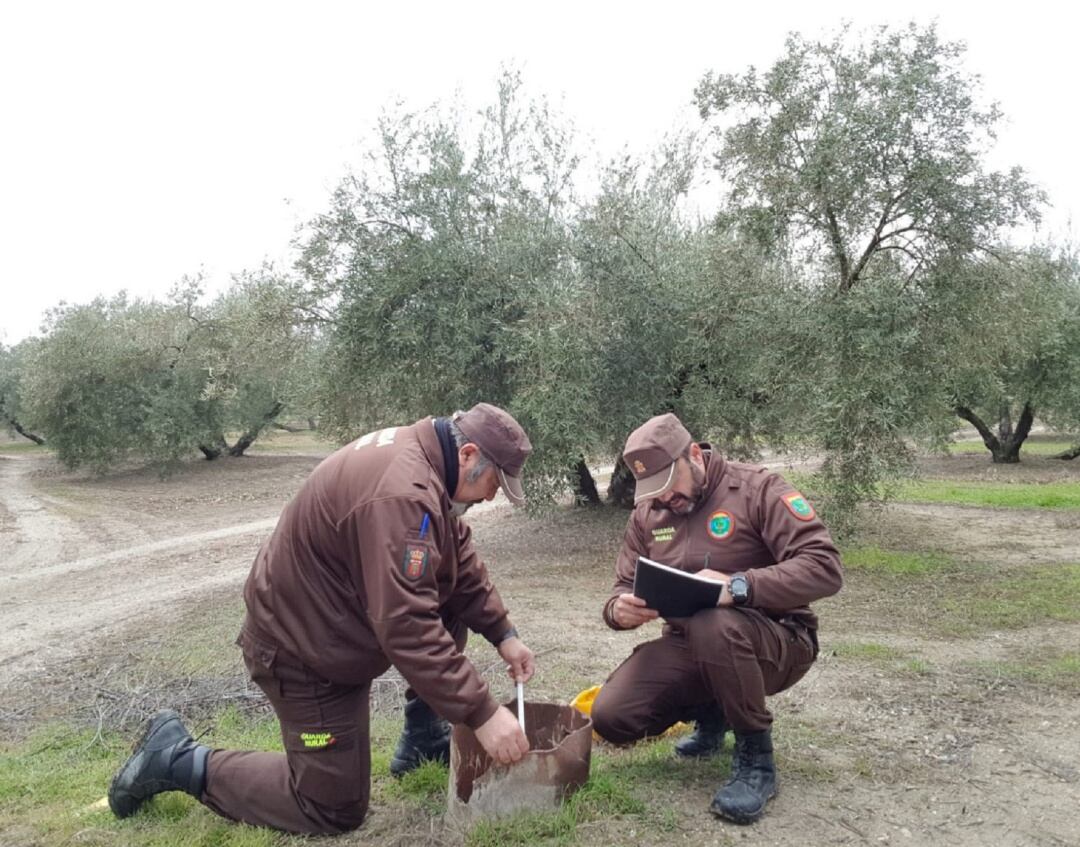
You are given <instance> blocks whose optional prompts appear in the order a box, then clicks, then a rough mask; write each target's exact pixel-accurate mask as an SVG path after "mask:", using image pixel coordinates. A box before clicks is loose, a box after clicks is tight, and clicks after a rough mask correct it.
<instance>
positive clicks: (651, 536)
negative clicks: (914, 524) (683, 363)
mask: <svg viewBox="0 0 1080 847" xmlns="http://www.w3.org/2000/svg"><path fill="white" fill-rule="evenodd" d="M623 458H624V460H625V461H626V463H627V465H628V466H629V467H630V469H631V471H632V472H633V474H634V477H635V478H636V480H637V488H636V493H635V497H634V503H635V509H634V513H633V515H632V516H631V518H630V521H629V523H628V524H627V527H626V535H625V538H624V541H623V546H622V550H621V551H620V553H619V558H618V562H617V563H616V566H615V571H616V581H615V587H614V590H613V592H612V595H611V597H610V599H609V600H608V601H607V603H606V605H605V606H604V620H605V622H606V623H607V624H608V626H610V627H611V628H612V629H634V628H635V627H638V626H641V625H642V624H643V623H646V622H648V621H651V620H654V619H655V618H656V617H657V613H656V612H655V611H654V610H652V609H648V608H646V607H645V603H644V601H643V600H641V599H639V598H637V597H635V596H634V595H633V586H634V571H635V568H636V565H637V558H638V556H645V557H646V558H649V559H653V560H655V561H658V562H662V563H664V564H666V565H669V566H671V567H675V568H679V569H681V570H684V571H689V572H691V573H696V574H698V575H701V576H705V577H708V578H709V579H714V580H717V581H719V582H722V583H724V589H723V590H722V592H721V595H720V601H719V605H718V606H717V607H716V608H712V609H706V610H703V611H700V612H698V613H697V614H695V615H693V616H692V617H690V618H683V619H679V620H671V621H667V623H666V625H665V626H664V630H663V635H662V636H661V637H660V638H659V639H657V640H655V641H648V642H646V643H644V644H641V645H640V646H639V647H638V648H637V649H635V650H634V652H633V654H632V655H631V656H630V657H629V658H628V659H627V660H626V661H625V662H623V663H622V665H620V666H619V667H618V668H617V669H616V670H615V672H614V673H613V674H612V675H611V677H610V678H609V679H608V681H607V682H606V683H605V684H604V686H603V687H602V688H601V689H600V693H599V695H598V696H597V698H596V701H595V703H594V704H593V709H592V718H593V722H594V726H595V728H596V731H597V732H599V733H600V735H601V736H603V737H604V738H606V739H607V740H609V741H613V742H616V743H620V744H623V743H628V742H631V741H636V740H638V739H640V738H644V737H645V736H655V735H659V734H660V733H662V732H663V731H664V730H666V729H667V728H668V727H670V726H671V725H672V724H673V723H675V722H676V721H679V720H684V719H687V718H696V719H697V727H696V731H695V732H694V734H693V735H692V736H690V737H689V738H687V739H684V740H683V741H682V742H681V743H680V744H679V745H677V747H676V753H677V754H679V755H682V756H707V755H711V754H713V753H716V752H718V751H719V750H720V748H721V747H722V745H723V739H724V733H725V731H726V729H727V727H728V726H730V727H731V728H732V729H733V730H734V731H735V754H734V757H733V760H732V774H731V778H730V779H729V780H728V782H727V783H726V784H725V785H724V786H722V787H721V788H720V790H719V791H717V792H716V795H715V796H714V797H713V800H712V805H711V807H710V808H711V809H712V811H713V812H714V813H715V814H717V815H720V816H721V817H724V818H727V819H728V820H732V821H735V822H736V823H752V822H753V821H756V820H757V819H758V818H760V817H761V815H762V813H763V812H764V810H765V804H766V802H768V800H769V799H770V798H771V797H772V796H773V795H774V794H775V793H776V771H775V768H774V764H773V756H772V737H771V734H770V728H771V725H772V714H771V713H770V712H769V710H768V709H767V708H766V706H765V697H766V695H768V694H775V693H776V692H778V691H783V690H784V689H786V688H789V687H790V686H792V685H794V684H795V683H796V682H798V681H799V680H800V679H801V678H802V677H803V675H804V674H805V673H806V672H807V670H809V668H810V665H811V664H812V663H813V661H814V659H815V658H816V656H817V617H816V616H815V615H814V614H813V612H811V611H810V608H809V606H808V605H807V604H808V603H810V602H812V601H814V600H817V599H819V598H821V597H827V596H829V595H831V594H835V593H836V592H837V591H839V589H840V585H841V583H842V581H843V575H842V569H841V565H840V556H839V554H838V553H837V550H836V547H835V546H833V542H832V539H831V538H830V537H829V533H828V531H827V530H826V529H825V527H824V526H823V525H822V523H821V521H820V520H818V518H817V516H816V514H815V513H814V509H813V507H812V506H811V505H810V504H809V503H808V502H807V501H806V499H805V498H803V496H802V495H801V494H799V492H797V491H795V490H794V489H793V488H792V487H791V486H790V485H789V484H788V483H787V482H785V481H784V479H783V478H782V477H781V476H779V475H778V474H775V473H770V472H769V471H768V470H766V469H765V468H760V467H755V466H752V465H744V464H738V463H736V462H729V461H727V460H725V459H724V458H723V457H722V456H720V455H718V454H716V453H713V452H712V451H711V450H710V449H709V446H708V445H707V444H695V443H693V442H692V440H691V438H690V433H689V432H687V431H686V429H685V428H684V427H683V425H682V423H681V422H680V421H679V419H678V418H677V417H675V415H661V416H659V417H655V418H652V419H651V420H649V421H647V422H646V423H645V424H644V425H642V426H641V427H639V428H638V429H636V430H634V432H633V433H631V434H630V437H629V439H627V442H626V448H625V450H624V451H623Z"/></svg>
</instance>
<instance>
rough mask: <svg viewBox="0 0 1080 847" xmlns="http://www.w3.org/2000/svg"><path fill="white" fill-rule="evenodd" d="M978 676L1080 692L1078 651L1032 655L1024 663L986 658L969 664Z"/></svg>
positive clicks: (1079, 654) (1079, 657) (1079, 659)
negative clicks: (1052, 654) (988, 659)
mask: <svg viewBox="0 0 1080 847" xmlns="http://www.w3.org/2000/svg"><path fill="white" fill-rule="evenodd" d="M970 667H971V668H972V669H974V670H975V671H976V672H977V673H979V674H980V675H985V676H992V677H1000V678H1004V679H1010V680H1019V681H1022V682H1031V683H1036V684H1040V685H1047V686H1052V687H1054V688H1057V689H1065V690H1070V691H1080V653H1077V652H1067V653H1063V654H1060V655H1056V656H1034V657H1032V658H1031V659H1029V660H1027V661H1023V662H1019V661H1005V662H1002V661H986V662H974V663H972V664H971V665H970Z"/></svg>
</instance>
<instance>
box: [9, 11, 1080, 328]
mask: <svg viewBox="0 0 1080 847" xmlns="http://www.w3.org/2000/svg"><path fill="white" fill-rule="evenodd" d="M873 5H874V4H868V3H865V2H828V0H822V2H817V3H778V2H758V3H739V4H732V3H720V2H713V3H680V2H673V1H669V2H667V3H660V2H654V3H645V4H633V3H627V2H621V3H607V2H604V3H599V2H588V0H577V2H573V3H569V2H562V0H557V2H533V3H529V4H520V3H508V2H505V1H504V2H500V3H495V2H491V3H487V2H485V3H469V2H457V3H447V2H442V3H427V2H417V1H416V0H414V2H412V3H398V4H392V3H380V4H372V3H362V2H352V3H345V2H317V0H308V1H307V2H304V3H299V2H297V3H291V4H285V3H275V2H257V3H255V2H252V3H248V2H244V3H239V2H228V0H217V1H216V2H211V3H204V2H193V0H185V2H183V3H178V2H174V3H164V2H148V1H147V0H144V1H143V2H138V3H134V2H132V3H118V2H106V0H90V2H77V3H76V2H22V3H15V2H8V3H4V4H3V5H2V6H0V121H2V131H0V342H5V343H8V344H12V343H15V342H17V341H19V340H20V339H22V338H24V337H26V336H27V335H31V334H35V333H36V332H37V331H38V327H39V324H40V322H41V319H42V316H43V313H44V312H45V310H46V309H48V308H49V307H51V306H53V305H56V304H57V303H58V302H59V301H61V300H67V301H69V302H85V301H88V300H90V299H92V298H93V297H94V296H96V295H98V294H113V293H116V292H118V291H120V290H121V289H126V290H128V291H130V292H132V293H135V294H139V295H146V296H160V295H162V294H163V293H164V292H166V291H167V290H168V289H169V287H170V286H171V285H172V284H173V283H174V282H175V281H176V280H177V279H179V278H180V277H181V276H182V275H184V274H193V273H196V272H198V271H199V270H200V269H202V270H203V271H205V273H206V274H207V276H208V279H209V282H210V285H211V286H212V287H220V286H223V285H224V284H225V283H226V282H227V280H228V278H229V274H230V273H233V272H236V271H240V270H242V269H244V268H250V267H255V266H257V265H258V264H259V263H260V262H261V261H262V259H263V258H264V257H269V258H273V259H278V260H280V259H281V258H282V257H284V256H285V255H286V254H287V246H288V242H289V239H290V237H291V234H292V232H293V230H294V228H295V226H296V225H297V224H298V223H300V222H301V221H303V220H306V219H307V218H309V217H310V216H311V215H312V214H314V213H315V212H317V211H319V210H320V209H322V208H323V207H324V206H325V203H326V199H327V196H328V194H329V192H330V190H331V189H332V188H333V186H334V185H335V183H336V182H337V180H338V178H339V177H340V176H341V175H342V174H343V173H344V172H345V170H346V168H347V166H348V165H349V164H350V163H355V162H357V160H358V157H359V151H360V147H359V142H360V140H361V138H362V137H363V136H364V135H365V133H367V132H368V131H369V130H370V128H371V127H372V125H373V123H374V121H375V119H376V118H377V116H378V114H379V111H380V110H381V109H382V108H383V107H384V106H386V105H387V104H388V103H389V102H391V101H392V100H393V99H395V98H402V99H404V100H405V101H406V102H408V103H410V104H415V105H417V106H424V105H428V104H430V103H431V102H433V101H436V100H445V99H448V98H450V97H452V96H454V94H455V92H460V93H461V95H462V97H463V98H464V99H465V101H466V102H476V103H479V102H483V101H485V100H486V99H487V98H488V97H490V96H491V94H492V92H493V81H494V79H495V77H496V75H497V74H498V71H499V68H500V65H503V64H508V63H509V64H513V65H514V66H516V67H518V68H519V69H520V70H521V71H522V72H523V74H524V77H525V82H526V84H527V87H528V89H529V90H530V91H531V92H533V93H538V94H541V93H542V94H546V95H548V96H549V97H551V98H552V99H553V100H555V101H556V102H560V101H561V108H562V110H563V111H564V112H565V113H566V114H568V115H569V116H570V117H572V118H573V120H574V121H575V123H576V125H577V126H578V128H579V131H581V132H582V133H583V134H585V135H587V136H590V137H592V138H594V139H595V145H594V149H595V150H597V151H599V152H615V151H617V150H619V149H620V148H622V147H623V146H624V145H628V146H629V147H630V149H631V150H637V151H643V150H646V149H648V147H650V146H651V145H652V144H653V143H654V142H655V141H656V140H657V139H659V138H660V137H661V136H662V135H663V133H664V132H665V131H666V130H668V129H669V128H671V127H672V126H673V125H674V124H676V123H679V122H686V121H688V120H689V119H691V116H692V112H691V111H690V109H689V101H690V97H691V92H692V90H693V88H694V85H695V84H696V83H697V81H698V80H699V79H700V77H701V76H702V74H703V73H704V72H705V71H707V70H710V69H711V70H716V71H741V70H743V69H745V67H746V66H747V65H749V64H755V65H757V66H759V67H765V66H768V65H769V64H771V62H772V61H773V60H774V59H775V58H776V57H777V56H778V55H779V54H780V51H781V49H782V47H783V40H784V36H785V34H786V33H787V32H789V31H791V30H798V31H800V32H803V33H804V34H808V35H817V34H821V33H823V32H827V31H829V30H831V29H833V28H835V27H836V26H837V25H838V24H839V23H840V22H841V20H844V19H847V20H849V21H851V22H852V23H853V24H855V25H856V26H858V27H863V26H869V25H873V24H878V23H886V22H891V23H901V22H906V21H907V20H910V19H915V20H918V21H920V22H927V21H930V20H931V19H933V18H934V17H936V18H937V20H938V22H939V27H940V30H941V32H942V33H943V34H944V35H945V36H946V37H949V38H953V39H962V40H964V41H965V42H967V44H968V48H969V50H968V56H967V63H968V67H969V69H970V70H972V71H975V72H977V73H979V74H981V75H982V77H983V82H984V92H985V94H986V95H987V96H989V97H991V98H994V99H997V100H998V101H1000V103H1001V105H1002V107H1003V108H1004V111H1005V113H1006V115H1007V116H1008V118H1009V125H1008V126H1007V127H1006V129H1005V131H1004V132H1003V134H1002V137H1001V140H1000V143H999V145H998V148H997V151H996V152H995V155H994V159H993V160H992V164H993V165H994V166H997V167H1000V166H1005V165H1010V164H1014V163H1015V164H1020V165H1022V166H1024V167H1026V168H1027V169H1028V170H1029V171H1030V172H1031V173H1032V175H1033V176H1034V178H1035V179H1036V180H1037V181H1038V182H1040V183H1041V184H1042V185H1043V186H1044V187H1045V188H1046V189H1047V190H1048V191H1049V193H1050V196H1051V200H1052V201H1053V203H1054V209H1052V210H1051V211H1050V213H1049V215H1048V217H1047V225H1046V227H1045V228H1044V231H1046V232H1048V233H1049V234H1052V235H1056V236H1058V237H1064V236H1066V235H1068V234H1070V233H1071V232H1072V224H1071V220H1072V217H1073V216H1075V215H1076V214H1077V212H1080V168H1078V167H1077V165H1076V161H1075V160H1076V157H1077V152H1076V151H1077V149H1078V147H1080V145H1078V143H1077V137H1076V134H1075V132H1074V130H1075V129H1076V128H1077V118H1076V111H1077V106H1076V93H1075V92H1076V83H1077V81H1078V80H1080V73H1078V71H1080V57H1078V54H1080V46H1078V44H1077V23H1078V22H1080V13H1078V12H1077V11H1074V10H1073V9H1074V8H1075V7H1071V5H1070V4H1066V3H1060V2H1059V3H1050V2H1043V0H1029V2H1025V3H1009V4H1000V5H995V4H992V3H986V2H982V3H973V2H971V3H969V2H964V3H940V2H939V3H930V2H922V1H921V0H919V2H907V3H904V4H902V6H903V12H902V14H901V13H899V12H892V11H890V10H888V9H881V8H872V9H871V10H870V11H867V9H868V8H871V7H872V6H873ZM877 5H881V4H877ZM898 5H900V4H898ZM942 6H944V8H943V9H942V8H940V7H942ZM1055 7H1057V9H1058V10H1057V11H1052V9H1054V8H1055Z"/></svg>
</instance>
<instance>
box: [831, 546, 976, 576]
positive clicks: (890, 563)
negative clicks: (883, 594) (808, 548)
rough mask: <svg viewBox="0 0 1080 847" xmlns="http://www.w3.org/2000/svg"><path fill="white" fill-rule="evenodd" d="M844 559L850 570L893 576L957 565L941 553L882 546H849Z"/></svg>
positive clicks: (922, 572)
mask: <svg viewBox="0 0 1080 847" xmlns="http://www.w3.org/2000/svg"><path fill="white" fill-rule="evenodd" d="M842 559H843V562H844V568H845V569H846V570H848V571H865V572H867V573H878V574H890V575H893V576H927V575H930V574H934V573H938V572H941V571H944V570H949V569H951V568H954V567H955V566H956V565H955V563H954V562H953V560H952V559H951V558H949V557H948V556H946V555H944V554H941V553H913V552H909V551H904V550H882V549H881V548H880V547H853V548H848V549H845V550H844V551H843V555H842Z"/></svg>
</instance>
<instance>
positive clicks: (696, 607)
mask: <svg viewBox="0 0 1080 847" xmlns="http://www.w3.org/2000/svg"><path fill="white" fill-rule="evenodd" d="M723 590H724V583H722V582H717V581H716V580H713V579H708V578H706V577H703V576H695V575H694V574H692V573H687V572H686V571H680V570H677V569H675V568H671V567H668V566H667V565H662V564H660V563H659V562H654V561H653V560H652V559H646V558H645V557H644V556H638V560H637V570H636V571H635V572H634V596H635V597H640V598H641V599H642V600H644V601H645V603H646V604H647V605H648V607H649V608H650V609H656V611H657V612H659V613H660V617H662V618H688V617H690V616H691V615H692V614H694V612H700V611H701V610H702V609H710V608H712V607H713V606H715V605H716V604H717V602H718V601H719V600H720V593H721V592H722V591H723Z"/></svg>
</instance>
